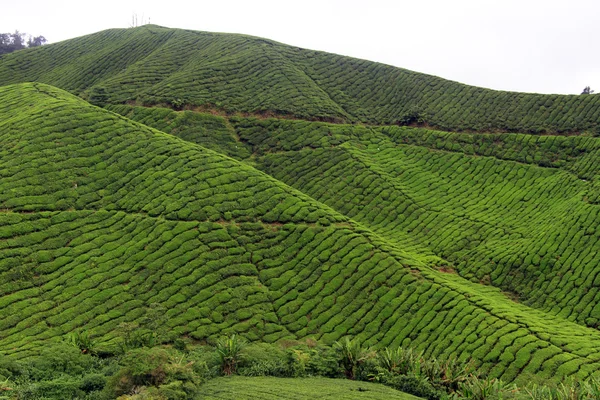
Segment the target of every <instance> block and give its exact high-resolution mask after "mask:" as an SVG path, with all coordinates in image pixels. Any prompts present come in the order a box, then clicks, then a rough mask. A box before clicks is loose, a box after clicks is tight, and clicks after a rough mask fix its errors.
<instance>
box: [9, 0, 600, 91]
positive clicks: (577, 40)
mask: <svg viewBox="0 0 600 400" xmlns="http://www.w3.org/2000/svg"><path fill="white" fill-rule="evenodd" d="M2 3H5V4H2V5H1V7H0V32H13V31H14V30H15V29H18V30H20V31H21V32H27V33H29V34H32V35H34V36H37V35H44V36H45V37H46V38H47V39H48V40H49V41H50V42H58V41H61V40H65V39H69V38H73V37H77V36H82V35H86V34H90V33H94V32H97V31H100V30H104V29H108V28H127V27H129V26H130V25H131V18H132V15H134V14H137V15H138V21H139V22H140V24H141V21H142V16H143V17H144V19H145V20H148V19H150V22H151V23H153V24H157V25H162V26H167V27H171V28H186V29H193V30H200V31H213V32H237V33H245V34H249V35H255V36H261V37H265V38H269V39H273V40H276V41H279V42H283V43H287V44H291V45H295V46H299V47H304V48H309V49H315V50H324V51H328V52H331V53H337V54H344V55H348V56H352V57H358V58H364V59H368V60H373V61H379V62H383V63H386V64H391V65H395V66H398V67H402V68H407V69H411V70H414V71H418V72H425V73H429V74H432V75H437V76H440V77H442V78H446V79H451V80H456V81H459V82H463V83H467V84H470V85H476V86H483V87H487V88H492V89H499V90H514V91H520V92H538V93H565V94H579V93H580V92H581V90H582V89H583V88H584V87H585V86H588V85H589V86H591V87H592V89H597V90H598V91H600V52H599V51H598V44H599V43H600V29H598V26H597V25H598V18H599V17H600V1H599V0H568V1H562V0H561V1H558V0H410V1H406V0H401V1H382V0H369V1H366V0H365V1H354V0H346V1H338V0H320V1H315V0H303V1H300V2H291V1H287V2H286V1H283V0H280V1H269V0H254V1H242V0H212V1H202V0H197V1H188V0H180V1H169V0H162V1H156V0H144V1H128V0H121V1H115V0H100V1H98V0H94V1H82V0H80V1H72V0H63V1H51V0H49V1H41V0H28V1H27V2H25V3H24V4H23V3H20V2H15V1H11V2H8V1H7V0H3V1H2Z"/></svg>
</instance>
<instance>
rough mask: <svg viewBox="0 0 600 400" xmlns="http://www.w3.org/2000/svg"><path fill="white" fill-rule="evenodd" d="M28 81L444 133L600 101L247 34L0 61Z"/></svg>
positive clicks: (39, 52)
mask: <svg viewBox="0 0 600 400" xmlns="http://www.w3.org/2000/svg"><path fill="white" fill-rule="evenodd" d="M26 81H38V82H43V83H48V84H51V85H53V86H57V87H60V88H62V89H65V90H67V91H70V92H71V93H74V94H76V95H80V96H83V97H84V98H89V99H90V100H92V101H93V102H97V103H104V102H108V103H113V104H114V103H124V102H130V101H133V102H138V103H140V104H168V105H171V106H173V107H176V108H179V107H182V106H185V105H187V106H202V107H207V108H216V109H220V110H225V111H227V112H249V113H274V114H276V115H292V116H296V117H301V118H307V119H326V120H332V121H347V122H358V121H360V122H367V123H373V124H396V123H400V124H406V123H412V122H416V121H419V120H424V121H425V122H427V123H429V124H430V125H433V126H438V127H440V128H444V129H449V130H463V129H467V130H502V131H530V132H576V131H584V130H590V129H597V127H598V126H599V121H600V111H599V110H600V96H597V95H587V96H565V95H538V94H524V93H514V92H499V91H493V90H488V89H482V88H477V87H471V86H467V85H463V84H459V83H456V82H451V81H447V80H444V79H441V78H437V77H433V76H429V75H425V74H420V73H416V72H412V71H408V70H404V69H401V68H396V67H391V66H388V65H383V64H379V63H375V62H370V61H365V60H359V59H354V58H350V57H343V56H338V55H334V54H329V53H323V52H317V51H312V50H305V49H300V48H297V47H292V46H287V45H283V44H280V43H276V42H273V41H270V40H265V39H261V38H256V37H250V36H244V35H234V34H216V33H208V32H195V31H186V30H178V29H167V28H162V27H158V26H153V25H147V26H143V27H139V28H134V29H112V30H107V31H103V32H99V33H95V34H92V35H88V36H84V37H80V38H76V39H72V40H67V41H64V42H61V43H57V44H52V45H49V46H43V47H41V48H36V49H31V50H25V51H20V52H15V53H11V54H8V55H4V56H2V57H0V85H6V84H11V83H18V82H26Z"/></svg>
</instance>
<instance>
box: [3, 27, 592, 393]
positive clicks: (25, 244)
mask: <svg viewBox="0 0 600 400" xmlns="http://www.w3.org/2000/svg"><path fill="white" fill-rule="evenodd" d="M31 80H35V81H38V82H35V83H16V84H10V85H7V86H0V315H2V316H3V318H0V398H1V396H2V395H3V394H4V393H2V392H3V391H8V390H5V389H6V388H7V387H8V385H13V386H15V388H17V390H18V393H19V396H21V397H19V398H24V399H25V398H37V397H39V396H42V395H44V396H46V397H51V398H52V397H54V398H61V396H63V398H64V396H67V397H81V398H88V399H95V398H116V397H118V396H130V397H127V398H132V399H134V398H139V399H141V398H160V399H163V398H166V399H178V398H182V399H183V398H193V397H194V396H197V395H198V394H199V393H200V392H202V390H204V389H206V390H208V392H206V393H210V396H213V397H214V398H224V399H227V398H231V396H236V393H237V395H238V398H239V388H240V387H245V388H249V387H252V388H253V389H252V390H254V391H256V392H259V393H262V395H263V397H264V398H269V396H281V395H282V393H281V390H279V389H274V388H275V387H276V385H282V386H287V387H288V389H286V390H287V391H288V392H289V397H290V398H303V397H302V396H304V397H307V396H308V397H310V396H312V395H314V393H315V392H318V393H325V392H326V389H324V388H322V387H321V385H323V386H324V385H326V384H325V383H324V382H325V381H323V380H322V379H320V380H315V381H311V382H314V383H313V384H305V383H304V381H300V380H296V381H292V382H289V383H283V382H284V381H274V380H273V379H274V378H264V379H252V380H250V379H249V378H242V377H239V376H238V377H233V378H228V379H225V378H219V379H217V380H212V378H214V377H216V376H217V375H227V376H229V375H236V374H238V375H243V376H246V377H255V376H271V377H279V378H281V377H309V376H319V377H328V378H341V377H346V378H349V379H350V380H357V381H361V382H355V383H352V382H346V381H338V382H343V383H339V384H337V383H336V387H335V388H330V389H327V390H329V392H326V393H331V395H332V396H339V397H340V398H344V396H354V395H356V396H363V395H364V396H366V397H365V398H379V397H381V396H384V395H385V393H394V394H390V395H389V396H392V397H393V396H398V398H406V397H401V396H403V395H402V394H401V393H399V392H393V391H392V392H386V391H387V390H388V389H386V388H383V387H382V386H372V385H370V384H369V385H368V384H366V383H364V381H375V382H380V383H383V384H385V385H387V386H390V387H392V388H396V389H399V390H402V391H405V392H410V393H412V394H415V395H418V396H421V397H423V398H428V399H441V398H447V397H448V396H450V397H449V398H450V399H452V398H480V399H484V398H498V396H500V395H502V396H504V397H503V398H515V399H521V398H523V399H538V398H544V399H557V400H559V399H566V398H572V397H573V396H579V397H578V398H594V397H597V393H598V387H599V385H598V381H597V377H598V373H599V371H600V352H598V350H597V349H598V348H599V347H600V332H598V328H600V307H599V306H598V302H599V299H600V297H599V296H600V293H599V292H598V286H599V284H598V282H599V281H598V277H597V276H598V267H599V265H600V230H599V229H598V226H600V208H599V207H600V206H599V204H600V162H599V161H598V160H599V159H600V138H598V137H597V131H598V129H600V124H599V123H598V121H599V118H600V115H599V114H598V113H600V104H598V101H600V100H597V99H598V98H600V97H598V96H597V95H588V96H545V95H533V94H532V95H528V94H517V93H503V92H494V91H489V90H484V89H479V88H471V87H468V86H464V85H460V84H457V83H454V82H448V81H444V80H441V79H438V78H435V77H430V76H426V75H422V74H417V73H413V72H410V71H405V70H402V69H398V68H392V67H389V66H385V65H381V64H377V63H371V62H367V61H362V60H355V59H350V58H347V57H341V56H335V55H331V54H326V53H320V52H313V51H308V50H302V49H297V48H293V47H289V46H285V45H282V44H278V43H274V42H271V41H267V40H263V39H258V38H252V37H248V36H242V35H228V34H209V33H203V32H192V31H183V30H171V29H166V28H161V27H156V26H144V27H140V28H133V29H128V30H110V31H105V32H100V33H97V34H94V35H89V36H86V37H82V38H77V39H73V40H70V41H66V42H62V43H59V44H56V45H51V46H44V47H43V48H40V49H32V50H28V51H24V52H18V53H14V54H10V55H3V56H2V57H0V85H4V84H7V83H14V82H22V81H31ZM44 82H45V83H44ZM46 83H51V84H53V85H56V86H59V87H61V88H62V89H59V88H56V87H52V86H49V85H47V84H46ZM63 89H64V90H63ZM65 90H67V91H68V92H71V93H68V92H67V91H65ZM367 93H368V95H367ZM76 95H78V96H81V97H76ZM82 98H83V99H82ZM84 99H86V100H88V101H89V103H88V102H86V101H85V100H84ZM90 103H91V104H90ZM148 106H152V107H148ZM102 107H103V108H102ZM207 111H209V112H210V113H206V112H207ZM272 116H277V117H278V118H272ZM297 118H304V119H305V120H297ZM324 121H329V122H324ZM332 122H336V123H332ZM341 122H349V123H348V124H343V123H341ZM350 123H352V124H350ZM361 123H367V124H371V125H363V124H361ZM398 125H404V126H398ZM427 125H429V126H436V127H438V128H445V129H447V130H452V131H454V130H463V131H466V132H461V133H457V132H448V131H441V130H434V129H430V128H429V127H427ZM472 130H477V132H471V131H472ZM506 131H511V132H512V131H520V132H522V133H516V132H512V133H499V132H506ZM491 132H495V133H491ZM565 132H577V133H581V134H579V135H572V136H560V135H540V134H541V133H565ZM206 344H211V345H214V347H212V346H205V345H206ZM479 375H481V378H480V377H478V376H479ZM275 382H281V383H275ZM285 382H287V381H285ZM514 384H518V385H520V386H522V387H524V388H522V389H521V390H517V389H516V387H515V386H514ZM346 385H349V386H346ZM361 385H362V386H361ZM219 387H220V388H221V389H218V388H219ZM201 388H202V390H201ZM359 388H362V389H365V391H363V390H362V389H359ZM202 393H204V392H202ZM244 395H248V396H250V395H251V393H249V392H248V391H247V390H245V394H244ZM144 396H145V397H144ZM356 396H355V397H356ZM369 396H372V397H369ZM373 396H374V397H373ZM377 396H379V397H377ZM452 396H454V397H452ZM569 396H570V397H569ZM353 398H354V397H353Z"/></svg>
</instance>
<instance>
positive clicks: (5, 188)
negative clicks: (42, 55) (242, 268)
mask: <svg viewBox="0 0 600 400" xmlns="http://www.w3.org/2000/svg"><path fill="white" fill-rule="evenodd" d="M0 99H3V100H4V99H6V101H5V102H2V105H1V106H0V121H2V122H0V128H1V130H0V143H1V144H2V149H3V150H2V158H1V159H0V176H1V177H2V183H1V185H2V191H0V208H7V209H11V210H16V211H50V210H68V209H72V208H74V209H100V208H105V209H110V210H124V211H128V212H136V213H145V214H148V215H150V216H164V217H166V218H169V219H181V220H199V221H204V220H211V221H217V220H221V219H223V220H232V219H235V220H238V221H241V220H255V219H262V220H264V221H282V222H287V221H295V222H300V221H304V222H317V221H319V222H321V223H331V222H335V221H336V220H338V219H343V218H342V217H341V216H339V215H336V216H334V214H331V213H330V212H329V210H327V209H326V208H323V207H321V206H319V205H318V204H317V203H316V202H314V201H313V200H312V199H310V198H309V197H307V196H305V195H302V194H301V193H299V192H296V191H294V190H292V189H290V188H289V187H287V186H285V185H281V184H279V183H277V182H276V181H275V180H273V179H272V178H270V177H268V176H265V175H264V174H263V173H260V172H258V171H257V170H255V169H253V168H251V167H248V166H245V165H242V164H240V163H238V162H236V161H234V160H232V159H230V158H228V157H224V156H222V155H220V154H218V153H215V152H213V151H210V150H206V149H204V148H202V147H199V146H196V145H192V144H189V143H186V142H184V141H183V140H179V139H176V138H173V137H172V136H170V135H166V134H164V133H160V132H158V131H154V130H151V129H149V128H147V127H144V126H142V125H138V124H135V123H133V122H131V121H129V120H127V119H125V118H122V117H121V118H119V117H118V116H116V115H114V114H112V113H110V112H107V111H104V110H100V109H98V108H95V107H92V106H90V105H88V104H87V103H85V102H83V101H80V100H79V101H78V100H77V98H75V97H73V96H70V95H68V94H66V93H65V92H62V91H59V90H56V89H53V88H50V87H48V86H45V85H40V84H26V85H15V86H7V87H4V88H2V89H1V90H0ZM32 102H33V103H32ZM30 103H31V104H33V105H32V106H26V105H28V104H30Z"/></svg>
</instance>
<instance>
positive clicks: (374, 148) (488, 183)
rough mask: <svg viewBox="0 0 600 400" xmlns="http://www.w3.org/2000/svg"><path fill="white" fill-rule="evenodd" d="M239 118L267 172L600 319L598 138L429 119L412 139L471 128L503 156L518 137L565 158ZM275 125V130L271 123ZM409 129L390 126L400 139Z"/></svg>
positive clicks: (406, 241)
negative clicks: (437, 129)
mask: <svg viewBox="0 0 600 400" xmlns="http://www.w3.org/2000/svg"><path fill="white" fill-rule="evenodd" d="M283 126H285V127H286V130H284V131H282V130H281V129H282V127H283ZM296 128H297V129H296ZM236 129H237V130H238V133H239V135H240V137H241V138H242V139H243V140H245V141H247V142H248V143H249V144H251V145H253V148H254V149H255V151H257V152H258V153H259V154H260V153H261V152H264V153H263V154H264V155H263V157H261V158H260V159H259V165H260V167H261V168H262V169H263V170H264V171H265V172H267V173H269V174H271V175H272V176H274V177H275V178H277V179H279V180H281V181H283V182H285V183H287V184H289V185H291V186H294V187H296V188H297V189H299V190H301V191H303V192H304V193H307V194H309V195H310V196H312V197H313V198H315V199H316V200H319V201H321V202H324V203H325V204H327V205H329V206H331V207H332V208H334V209H335V210H337V211H338V212H340V213H342V214H344V215H346V216H348V217H350V218H352V219H354V220H356V221H358V222H360V223H361V224H364V225H366V226H368V227H370V228H371V229H373V230H375V231H376V232H378V233H379V234H381V235H382V236H383V237H385V238H386V239H387V240H388V241H390V242H392V243H396V244H398V245H399V246H400V247H401V248H403V249H407V250H409V251H411V252H413V253H415V254H420V255H427V254H432V253H433V254H435V255H438V256H440V257H442V258H445V259H446V260H449V261H450V262H452V263H453V264H454V268H455V269H457V270H458V271H459V272H460V274H461V275H462V276H464V277H466V278H468V279H471V280H473V281H477V282H482V283H486V284H490V283H491V284H494V285H497V286H500V287H503V288H505V289H507V290H510V291H512V292H514V293H516V294H518V295H520V296H522V299H523V300H525V301H527V302H528V303H530V304H532V305H535V306H536V307H540V308H543V309H546V310H548V311H551V312H553V313H557V314H558V313H560V314H561V315H563V316H565V317H568V318H570V319H572V320H576V321H578V322H579V323H582V324H583V323H585V324H588V325H590V326H597V324H598V322H597V321H598V317H599V316H600V315H597V311H596V310H595V308H596V304H597V301H598V300H597V298H596V289H595V286H596V283H595V280H596V274H597V272H598V270H597V267H598V262H599V260H600V241H599V238H600V232H599V231H598V229H597V225H598V223H599V221H600V209H599V208H598V206H597V204H596V203H597V200H596V199H597V197H596V193H597V187H596V186H597V173H596V171H597V168H598V164H597V162H595V159H594V157H595V156H596V152H597V151H598V150H597V146H598V139H591V138H573V139H571V138H556V137H549V138H544V139H542V138H539V140H537V139H538V138H536V137H532V136H526V135H521V136H516V135H512V137H505V136H504V135H503V136H499V137H498V139H497V141H495V142H492V143H488V142H487V138H488V137H489V136H482V137H483V139H485V140H484V141H483V142H479V141H478V140H479V139H480V138H479V137H478V136H475V137H472V138H471V137H470V138H465V135H458V137H454V135H453V134H444V135H442V133H430V132H427V131H426V132H424V136H423V137H422V138H419V139H414V140H415V141H423V142H425V143H428V144H430V146H431V147H433V148H444V147H445V146H447V145H448V146H450V145H451V144H453V143H459V142H460V141H461V140H464V141H466V140H467V139H468V140H470V141H471V143H481V145H479V144H478V146H474V149H473V153H475V154H477V153H480V152H483V151H485V152H487V154H489V155H493V156H495V157H498V158H512V157H514V155H515V152H516V151H515V150H514V149H515V148H517V147H519V148H521V152H522V153H525V154H536V155H539V156H543V157H546V158H547V159H550V158H552V157H556V158H557V161H556V164H557V165H563V166H564V170H563V169H560V168H541V167H538V166H536V165H535V163H536V160H535V159H533V160H531V162H532V163H533V164H534V165H529V164H522V163H515V162H512V161H504V160H501V159H497V158H495V157H494V158H492V157H480V156H474V155H467V154H464V153H469V151H468V150H466V149H464V148H463V151H462V152H459V150H460V149H459V148H455V147H454V146H452V147H451V149H452V150H451V151H450V152H448V151H434V150H431V149H428V148H424V147H420V146H413V145H404V144H396V143H394V142H391V141H390V140H387V139H386V137H385V136H383V135H381V134H378V132H380V131H379V130H377V129H373V130H371V131H372V134H369V135H365V134H361V133H360V132H361V130H363V129H364V128H360V129H356V128H353V127H346V130H347V131H346V132H345V133H344V132H343V127H337V129H338V132H341V134H339V135H337V136H336V135H331V136H330V135H327V136H326V137H327V140H325V141H324V140H323V139H318V136H319V134H322V131H323V129H329V127H328V126H327V125H325V124H314V125H312V126H311V125H310V124H307V123H293V122H281V121H274V120H267V121H250V120H245V121H241V122H239V123H236ZM269 131H271V132H273V134H272V136H270V137H269V136H268V135H265V134H264V132H269ZM401 131H402V130H401ZM332 132H335V129H332ZM382 132H385V133H389V132H390V130H389V129H388V128H385V129H383V130H382ZM428 133H429V136H427V134H428ZM414 137H416V135H413V136H408V139H411V138H414ZM432 137H433V138H434V139H435V140H432V139H431V138H432ZM313 138H315V139H316V140H313ZM403 138H404V136H401V135H400V134H399V135H396V136H394V140H395V141H396V142H398V141H401V140H403ZM334 140H339V141H340V142H341V144H340V143H338V144H334V143H333V141H334ZM273 142H277V145H275V146H272V145H271V144H272V143H273ZM530 142H531V144H528V143H530ZM515 143H516V144H515ZM519 143H520V144H519ZM564 143H574V144H575V145H577V150H576V151H572V150H570V149H568V148H567V146H566V145H565V144H564ZM483 148H485V149H486V150H482V149H483ZM269 149H271V152H268V151H269ZM563 149H564V150H563ZM561 158H562V160H561ZM540 159H541V158H540ZM525 161H527V159H526V160H525ZM581 166H585V168H580V167H581ZM578 168H580V170H579V171H587V172H585V173H584V174H583V175H584V176H587V177H589V178H590V179H593V180H591V181H589V180H587V179H578V178H577V176H576V174H574V173H572V172H578V170H577V169H578ZM577 175H579V174H577ZM431 261H433V262H437V263H439V262H440V260H438V261H435V260H433V259H432V260H431ZM442 264H443V263H442Z"/></svg>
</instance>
